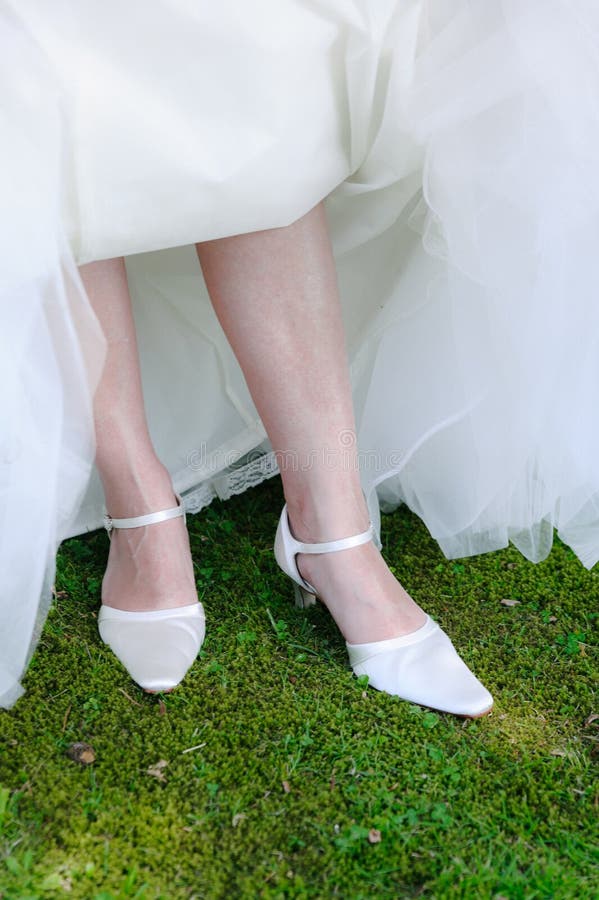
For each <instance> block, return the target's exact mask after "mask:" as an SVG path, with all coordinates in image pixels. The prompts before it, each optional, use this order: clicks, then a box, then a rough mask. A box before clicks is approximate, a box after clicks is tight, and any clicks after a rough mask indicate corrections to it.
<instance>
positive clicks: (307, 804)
mask: <svg viewBox="0 0 599 900" xmlns="http://www.w3.org/2000/svg"><path fill="white" fill-rule="evenodd" d="M281 505H282V494H281V490H280V483H279V482H278V480H276V481H271V482H269V483H267V484H264V485H262V486H261V487H259V488H257V489H254V490H252V491H249V492H247V493H246V494H244V495H243V496H241V497H237V498H233V499H232V500H229V501H227V502H226V503H218V502H215V503H214V504H213V505H212V506H211V507H210V508H208V509H206V510H204V511H203V512H202V513H200V514H199V515H197V516H191V517H190V518H189V520H188V522H189V528H190V533H191V538H192V545H193V550H194V559H195V560H196V571H197V579H198V587H199V592H200V597H201V599H202V600H203V602H204V604H205V607H206V613H207V621H208V637H207V640H206V643H205V645H204V648H203V649H202V652H201V655H200V657H199V659H198V660H197V662H196V664H195V665H194V667H193V669H192V672H191V673H190V675H189V676H188V678H187V679H186V681H185V682H184V684H183V685H182V686H181V687H180V688H178V689H177V690H176V691H175V692H174V693H173V694H170V695H167V696H165V697H152V696H148V695H145V694H143V693H142V692H141V691H140V690H139V689H138V688H137V687H136V686H135V685H134V684H133V683H132V682H131V681H130V680H129V678H128V677H127V675H126V673H125V672H124V671H123V670H122V669H121V667H120V665H119V664H118V662H117V661H116V660H115V659H114V658H113V657H112V655H111V653H110V651H109V650H108V649H107V648H105V647H104V646H103V645H102V644H101V642H100V640H99V637H98V635H97V629H96V612H97V609H98V604H99V600H100V582H101V577H102V570H103V565H104V561H105V557H106V553H107V541H106V537H105V535H104V534H103V533H99V532H97V533H94V534H90V535H88V536H86V537H83V538H80V539H75V540H70V541H68V542H66V543H65V544H64V545H63V547H62V549H61V552H60V556H59V560H58V574H57V585H56V586H57V592H58V597H57V600H56V602H55V604H54V606H53V609H52V611H51V613H50V616H49V618H48V621H47V624H46V628H45V630H44V634H43V638H42V641H41V643H40V645H39V647H38V650H37V652H36V654H35V657H34V660H33V662H32V665H31V667H30V670H29V672H28V674H27V677H26V681H25V687H26V689H27V693H26V695H25V696H24V697H23V698H22V699H21V700H20V701H19V703H18V704H17V706H16V707H15V708H14V709H13V710H12V711H10V712H5V713H0V897H2V898H3V900H33V898H58V897H70V898H74V900H75V898H84V900H117V898H119V900H120V898H137V900H142V898H143V900H158V898H165V900H179V898H181V900H183V898H187V900H191V898H208V900H212V898H273V900H274V898H277V900H278V898H320V897H322V898H329V897H331V898H332V897H339V898H344V900H347V898H350V900H366V898H411V897H426V898H462V897H465V898H472V897H474V898H495V900H500V898H510V900H511V898H514V900H516V898H526V900H529V898H552V900H553V898H577V900H578V898H591V897H592V898H595V897H596V896H597V893H598V890H597V889H598V883H599V882H598V878H599V874H598V862H599V860H598V857H597V830H596V822H597V810H598V803H599V798H598V794H597V781H596V780H595V781H593V772H592V768H593V760H595V761H596V760H597V754H596V752H595V751H596V748H597V739H598V736H599V735H598V732H599V727H598V726H599V719H598V720H593V721H591V719H590V717H591V713H593V711H594V710H596V707H594V706H593V699H592V685H593V681H594V680H595V676H596V672H597V666H596V657H594V656H593V651H592V647H591V644H592V633H593V629H594V625H595V624H596V619H595V618H594V617H595V612H594V611H596V610H597V609H598V608H599V605H598V602H597V601H598V598H599V573H597V572H587V571H586V570H584V569H583V568H582V566H581V565H580V564H579V563H578V562H577V560H576V559H575V557H574V556H573V554H572V552H571V551H570V550H569V549H568V548H566V547H565V546H563V545H562V544H560V543H559V541H557V542H556V546H555V547H554V550H553V552H552V554H551V556H550V558H549V559H548V560H546V561H545V562H543V563H541V564H539V565H536V566H534V565H532V564H530V563H528V562H527V561H526V560H524V559H523V558H522V557H521V556H520V555H519V553H518V552H517V551H515V550H513V549H508V550H505V551H502V552H498V553H493V554H487V555H485V556H483V557H477V558H473V559H467V560H462V561H460V562H456V561H448V560H446V559H445V558H444V557H443V556H442V555H441V553H440V551H439V549H438V547H437V545H436V544H435V542H434V541H432V539H431V538H430V536H429V535H428V533H427V532H426V529H425V528H424V527H423V525H422V524H421V523H420V521H419V520H418V519H417V518H416V517H415V516H413V515H412V514H411V513H410V512H409V511H408V510H406V509H405V508H402V509H400V510H398V511H397V512H396V513H395V514H393V515H392V516H385V517H384V518H383V541H384V552H385V555H386V558H387V559H388V561H389V563H390V564H391V565H392V566H393V568H394V571H395V572H396V574H397V576H398V577H399V578H400V579H401V580H402V582H403V583H404V585H405V586H406V587H407V588H408V589H409V590H410V591H411V592H412V594H413V595H414V596H415V597H416V598H417V599H418V601H419V602H421V603H422V605H423V606H424V607H425V608H426V609H427V611H429V612H430V613H431V614H432V615H433V616H435V617H436V618H437V619H438V620H439V621H440V623H441V624H442V625H443V626H444V627H445V628H446V629H447V631H448V632H449V633H450V635H451V636H452V639H453V640H454V643H455V644H456V646H457V647H458V648H459V650H460V652H461V653H462V655H463V656H464V658H465V659H466V660H467V662H469V663H470V664H471V665H472V667H473V669H474V670H475V671H476V673H477V674H478V675H479V676H480V677H481V679H482V680H483V681H484V682H485V683H486V684H487V685H488V687H489V688H490V689H491V691H492V692H493V694H494V696H495V699H496V706H495V710H494V712H493V714H492V715H491V716H489V717H487V718H485V719H481V720H478V721H474V722H468V721H461V720H458V719H454V718H452V717H450V716H444V715H437V714H435V713H433V712H430V711H426V710H423V709H420V708H418V707H415V706H412V705H411V704H409V703H406V702H404V701H400V700H398V699H396V698H390V697H387V696H383V695H380V694H377V693H376V692H374V691H371V690H365V687H364V685H363V684H361V683H360V682H359V681H358V680H357V679H355V678H354V677H353V676H352V674H351V671H350V670H349V668H348V665H347V661H346V656H345V651H344V647H343V641H342V639H341V638H340V636H339V634H338V633H337V631H336V629H335V627H334V625H333V623H332V622H331V621H330V619H329V618H328V617H327V614H326V612H325V611H324V610H323V609H322V608H320V607H318V608H312V609H310V610H309V611H306V612H303V611H297V610H295V608H294V607H293V606H292V605H291V604H290V603H289V599H290V596H291V585H290V583H289V582H288V581H287V580H286V578H285V576H283V575H282V574H281V573H280V572H279V571H278V569H277V567H276V564H275V562H274V559H273V556H272V539H273V535H274V530H275V527H276V520H277V515H278V512H279V509H280V506H281ZM506 598H507V599H514V600H518V601H520V602H519V603H518V604H516V605H514V606H511V607H507V606H504V605H502V603H501V600H502V599H506ZM75 741H85V742H87V743H89V744H91V745H92V746H93V749H94V752H95V755H96V760H95V762H94V763H93V764H92V765H89V766H82V765H80V764H78V763H77V762H73V761H71V760H70V759H69V758H68V757H67V756H66V754H65V750H66V749H67V747H68V746H69V745H70V744H72V743H73V742H75ZM594 753H595V755H594ZM158 763H159V765H157V764H158ZM165 763H166V764H165Z"/></svg>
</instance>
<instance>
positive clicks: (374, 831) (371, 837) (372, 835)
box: [368, 828, 381, 844]
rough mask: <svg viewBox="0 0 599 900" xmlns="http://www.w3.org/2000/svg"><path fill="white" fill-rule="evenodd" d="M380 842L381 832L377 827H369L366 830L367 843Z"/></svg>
mask: <svg viewBox="0 0 599 900" xmlns="http://www.w3.org/2000/svg"><path fill="white" fill-rule="evenodd" d="M380 842H381V833H380V831H379V830H378V828H371V829H370V831H369V832H368V843H369V844H380Z"/></svg>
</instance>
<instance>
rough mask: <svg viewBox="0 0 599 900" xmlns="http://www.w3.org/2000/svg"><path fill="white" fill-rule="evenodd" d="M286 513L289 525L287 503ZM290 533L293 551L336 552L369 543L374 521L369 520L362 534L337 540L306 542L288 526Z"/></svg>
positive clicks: (372, 533) (372, 534)
mask: <svg viewBox="0 0 599 900" xmlns="http://www.w3.org/2000/svg"><path fill="white" fill-rule="evenodd" d="M285 515H286V516H287V524H288V526H289V516H288V513H287V504H285ZM288 533H289V537H290V538H291V541H292V545H293V553H335V552H336V551H337V550H351V548H352V547H359V546H360V544H367V543H368V541H371V540H372V538H373V536H374V529H373V527H372V522H369V523H368V528H367V529H366V531H361V532H360V534H352V535H351V537H346V538H339V540H337V541H321V542H320V543H318V544H306V543H304V542H303V541H298V540H296V539H295V538H294V537H293V535H292V534H291V528H290V527H288Z"/></svg>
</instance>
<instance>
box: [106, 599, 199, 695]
mask: <svg viewBox="0 0 599 900" xmlns="http://www.w3.org/2000/svg"><path fill="white" fill-rule="evenodd" d="M98 630H99V632H100V637H101V638H102V640H103V641H104V643H105V644H108V646H109V647H110V649H111V650H112V652H113V653H114V655H115V656H116V657H117V659H119V660H120V662H121V663H122V664H123V666H124V667H125V668H126V669H127V671H128V672H129V674H130V676H131V678H132V679H133V680H134V681H136V682H137V684H138V685H139V686H140V687H141V688H143V690H145V691H148V692H153V693H156V692H159V691H170V690H172V689H173V688H174V687H176V686H177V685H178V684H179V683H180V682H181V681H182V680H183V678H184V677H185V675H186V673H187V671H188V669H189V668H190V667H191V666H192V664H193V662H194V660H195V658H196V656H197V655H198V652H199V650H200V647H201V646H202V642H203V640H204V635H205V618H204V609H203V607H202V604H201V603H199V602H198V603H193V604H191V605H189V606H179V607H174V608H173V609H159V610H154V611H148V612H129V611H127V610H122V609H114V608H113V607H111V606H104V605H102V606H101V607H100V613H99V616H98Z"/></svg>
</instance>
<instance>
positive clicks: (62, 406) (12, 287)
mask: <svg viewBox="0 0 599 900" xmlns="http://www.w3.org/2000/svg"><path fill="white" fill-rule="evenodd" d="M0 43H1V46H2V52H1V53H0V84H1V86H2V88H1V91H2V97H1V100H2V103H1V105H0V130H1V133H2V140H1V142H0V185H1V188H0V196H1V198H2V215H1V216H0V247H1V248H2V265H1V267H0V310H1V315H2V327H1V328H0V385H1V389H0V422H1V423H2V431H1V435H0V521H1V527H0V706H9V705H11V704H12V703H13V702H14V701H15V700H16V699H17V697H18V696H19V694H20V692H21V688H20V686H19V678H20V676H21V673H22V672H23V669H24V667H25V666H26V664H27V661H28V659H29V657H30V655H31V652H32V651H33V648H34V645H35V642H36V640H37V637H38V636H39V632H40V630H41V627H42V625H43V621H44V618H45V613H46V611H47V608H48V605H49V602H50V599H51V589H52V584H53V577H54V557H55V553H56V548H57V546H58V543H59V541H60V540H61V539H62V537H64V536H65V534H66V533H68V531H69V528H70V527H71V525H72V521H73V516H74V515H75V513H76V511H77V508H78V506H79V504H80V502H81V499H82V495H83V491H84V489H85V486H86V484H87V481H88V479H89V476H90V472H91V468H92V463H93V421H92V407H91V396H92V392H93V390H94V388H95V385H96V383H97V379H98V377H99V374H100V371H101V364H102V361H103V352H104V341H103V338H102V335H101V332H100V330H99V328H98V326H97V322H96V319H95V317H94V316H93V315H92V313H91V310H90V309H89V304H88V301H87V298H86V296H85V294H84V292H83V290H82V288H81V286H80V282H79V277H78V273H77V269H76V267H75V264H74V262H73V258H72V254H71V251H70V248H69V246H68V243H67V241H66V238H65V236H64V234H63V231H62V228H61V227H60V204H61V202H62V195H61V188H62V185H63V178H62V166H63V161H64V159H63V145H62V122H61V112H60V93H59V91H58V90H57V85H56V83H55V80H54V77H53V73H52V71H51V70H50V69H48V67H47V66H46V65H45V62H44V59H43V56H42V55H41V54H40V53H39V49H38V48H37V47H36V46H35V44H34V43H33V42H32V41H31V40H30V39H29V37H28V36H27V34H26V33H25V32H24V31H23V29H22V28H21V27H20V25H19V23H18V22H17V21H15V20H14V19H13V18H12V17H11V16H10V15H9V14H7V13H6V12H4V11H2V13H1V14H0Z"/></svg>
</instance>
